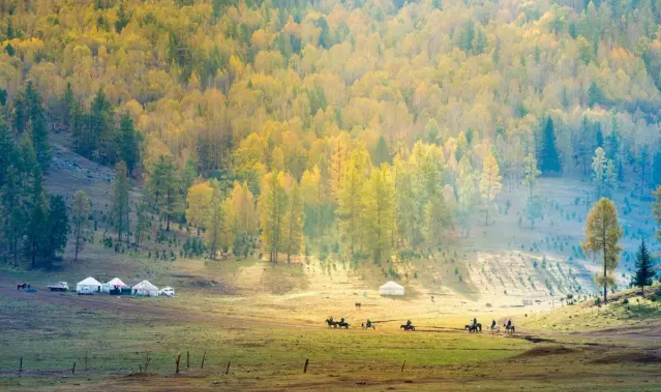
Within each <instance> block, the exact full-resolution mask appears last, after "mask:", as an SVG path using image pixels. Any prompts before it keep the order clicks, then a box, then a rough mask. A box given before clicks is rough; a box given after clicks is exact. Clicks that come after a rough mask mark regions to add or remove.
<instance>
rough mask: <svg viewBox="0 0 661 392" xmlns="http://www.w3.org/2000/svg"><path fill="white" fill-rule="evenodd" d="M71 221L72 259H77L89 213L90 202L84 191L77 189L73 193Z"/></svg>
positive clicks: (87, 224)
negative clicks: (73, 248)
mask: <svg viewBox="0 0 661 392" xmlns="http://www.w3.org/2000/svg"><path fill="white" fill-rule="evenodd" d="M72 209H73V213H72V221H73V235H74V241H75V253H74V260H75V261H78V253H79V252H80V249H81V247H82V245H83V243H82V241H83V239H84V236H85V231H86V230H87V227H88V226H89V215H90V211H91V203H90V199H89V197H87V194H86V193H85V191H82V190H79V191H76V193H74V194H73V205H72Z"/></svg>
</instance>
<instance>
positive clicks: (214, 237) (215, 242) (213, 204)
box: [186, 179, 232, 260]
mask: <svg viewBox="0 0 661 392" xmlns="http://www.w3.org/2000/svg"><path fill="white" fill-rule="evenodd" d="M186 204H187V205H188V207H187V208H186V220H187V221H188V222H189V223H190V224H192V225H195V226H197V227H199V228H201V229H204V230H205V239H206V242H207V249H208V251H209V257H210V258H211V259H213V260H216V258H217V257H218V250H219V249H220V248H221V247H222V246H228V245H229V243H231V241H232V239H231V233H230V232H229V231H228V230H227V222H226V216H227V214H226V209H225V206H224V203H223V197H222V192H221V190H220V184H219V183H218V181H217V180H215V179H214V180H210V181H205V182H201V183H198V184H195V185H193V186H191V187H190V189H189V190H188V196H187V198H186Z"/></svg>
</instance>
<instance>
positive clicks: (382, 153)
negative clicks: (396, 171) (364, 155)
mask: <svg viewBox="0 0 661 392" xmlns="http://www.w3.org/2000/svg"><path fill="white" fill-rule="evenodd" d="M372 162H374V166H375V167H380V166H381V164H383V163H391V161H390V152H389V151H388V143H386V138H384V137H383V135H381V137H379V140H378V141H377V142H376V147H375V148H374V154H373V156H372Z"/></svg>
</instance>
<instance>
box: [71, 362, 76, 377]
mask: <svg viewBox="0 0 661 392" xmlns="http://www.w3.org/2000/svg"><path fill="white" fill-rule="evenodd" d="M71 374H76V363H75V362H74V363H73V367H72V368H71Z"/></svg>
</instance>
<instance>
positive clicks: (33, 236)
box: [25, 165, 49, 268]
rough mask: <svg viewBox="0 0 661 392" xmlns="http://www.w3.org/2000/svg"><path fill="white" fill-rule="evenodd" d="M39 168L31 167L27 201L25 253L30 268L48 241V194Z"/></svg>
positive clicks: (36, 261) (35, 265)
mask: <svg viewBox="0 0 661 392" xmlns="http://www.w3.org/2000/svg"><path fill="white" fill-rule="evenodd" d="M42 181H43V179H42V174H41V169H40V168H39V166H38V165H35V166H34V168H33V184H32V189H31V196H30V201H29V205H28V207H29V212H28V222H27V227H26V242H25V245H26V253H27V255H28V256H29V257H30V260H31V266H32V268H37V266H38V257H40V256H41V255H43V254H44V251H43V249H44V246H45V244H46V243H48V213H49V211H48V208H49V204H48V195H47V194H46V191H44V189H43V184H42Z"/></svg>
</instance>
